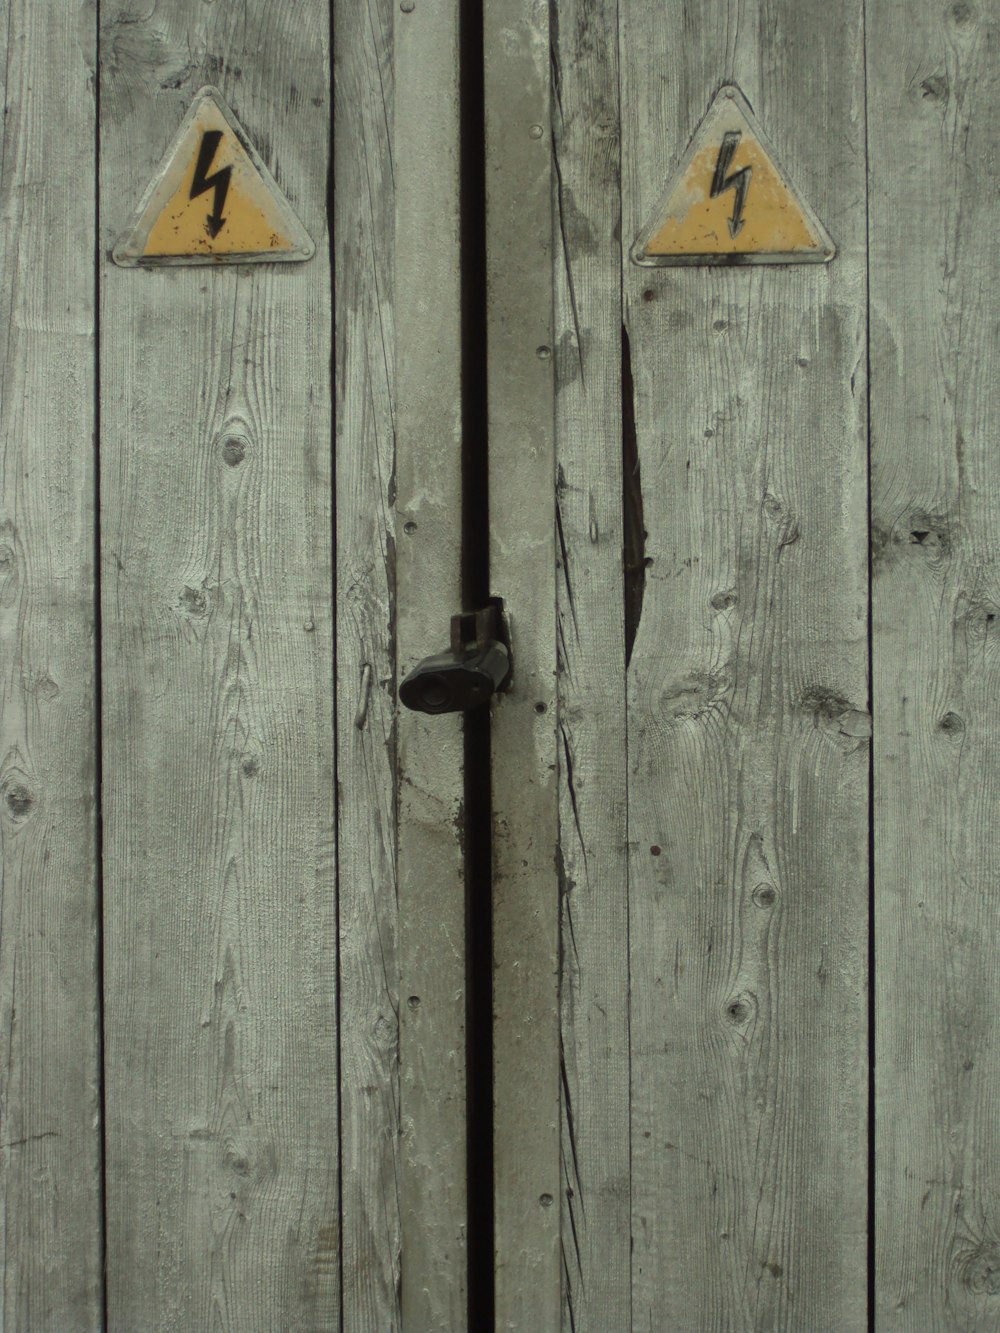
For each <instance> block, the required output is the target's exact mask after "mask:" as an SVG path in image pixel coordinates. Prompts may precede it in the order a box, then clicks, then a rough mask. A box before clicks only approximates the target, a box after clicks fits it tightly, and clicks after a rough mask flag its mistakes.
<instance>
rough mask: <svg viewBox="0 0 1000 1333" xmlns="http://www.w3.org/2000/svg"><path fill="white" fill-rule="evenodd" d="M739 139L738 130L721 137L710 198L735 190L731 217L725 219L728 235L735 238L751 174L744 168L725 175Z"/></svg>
mask: <svg viewBox="0 0 1000 1333" xmlns="http://www.w3.org/2000/svg"><path fill="white" fill-rule="evenodd" d="M740 137H741V131H740V130H727V131H726V133H725V134H724V135H723V137H722V147H721V148H720V149H719V158H718V161H717V162H716V164H715V175H714V177H713V178H712V198H713V199H715V198H716V197H717V196H718V195H720V194H725V192H726V191H727V190H735V191H736V193H735V195H734V197H733V216H732V217H731V218H727V219H726V221H727V222H728V223H729V235H730V236H732V237H733V239H734V240H735V238H736V237H737V236H739V234H740V232H741V231H742V230H743V205H744V204H745V203H746V201H747V190H749V188H750V176H751V175H752V173H753V168H752V167H744V168H743V170H742V171H734V172H733V174H732V175H731V176H727V175H726V173H727V172H728V170H729V164H730V162H732V160H733V154H734V153H735V152H736V149H737V148H738V147H739V142H740Z"/></svg>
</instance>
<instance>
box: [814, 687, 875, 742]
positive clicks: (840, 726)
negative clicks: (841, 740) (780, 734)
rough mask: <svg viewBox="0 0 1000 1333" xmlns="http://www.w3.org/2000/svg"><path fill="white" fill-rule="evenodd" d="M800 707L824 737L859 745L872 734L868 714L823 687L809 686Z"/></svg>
mask: <svg viewBox="0 0 1000 1333" xmlns="http://www.w3.org/2000/svg"><path fill="white" fill-rule="evenodd" d="M802 707H803V709H804V710H805V712H806V713H808V714H810V715H811V716H812V719H813V725H814V726H816V727H818V728H819V729H820V730H821V731H825V732H826V733H827V734H828V735H832V736H843V737H847V738H849V739H851V740H858V741H862V740H866V739H867V738H868V737H869V736H870V735H871V734H872V719H871V714H870V713H869V712H868V711H867V710H866V709H863V708H855V707H854V705H853V704H852V703H851V702H850V700H848V699H846V698H845V697H844V696H843V695H842V694H838V693H837V692H836V691H835V690H829V689H827V688H826V687H825V686H823V685H813V686H810V688H809V689H807V690H806V691H805V692H804V693H803V695H802Z"/></svg>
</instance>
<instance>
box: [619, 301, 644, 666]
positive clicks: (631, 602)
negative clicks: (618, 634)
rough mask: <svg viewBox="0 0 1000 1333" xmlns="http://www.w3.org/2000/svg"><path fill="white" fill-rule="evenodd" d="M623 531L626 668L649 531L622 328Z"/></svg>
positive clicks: (628, 350)
mask: <svg viewBox="0 0 1000 1333" xmlns="http://www.w3.org/2000/svg"><path fill="white" fill-rule="evenodd" d="M621 375H622V530H623V532H624V543H625V550H624V562H625V666H626V669H627V668H628V664H629V662H631V660H632V648H633V646H634V644H635V636H636V633H637V632H638V629H639V620H640V617H641V616H642V602H643V598H644V597H645V595H646V565H647V560H646V529H645V525H644V522H643V515H642V478H641V476H640V473H639V441H638V437H637V435H636V430H635V385H634V384H633V382H632V348H631V344H630V343H629V337H628V331H627V330H626V328H625V325H624V324H623V325H622V371H621Z"/></svg>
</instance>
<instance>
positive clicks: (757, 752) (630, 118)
mask: <svg viewBox="0 0 1000 1333" xmlns="http://www.w3.org/2000/svg"><path fill="white" fill-rule="evenodd" d="M512 9H517V10H518V12H519V13H521V14H522V15H524V16H527V15H528V14H529V7H527V6H525V7H523V9H522V8H519V7H517V6H512ZM530 13H531V14H532V15H534V17H535V19H536V21H537V23H538V32H539V33H546V34H547V40H548V41H549V43H550V47H551V53H552V62H551V90H552V101H551V116H552V121H551V130H552V138H553V195H554V225H553V229H552V236H553V255H552V273H553V290H554V296H555V315H554V322H553V332H552V335H551V338H549V339H544V340H543V341H545V342H546V343H547V344H548V345H550V346H551V347H552V348H553V351H554V367H555V384H556V407H555V414H554V423H555V424H554V438H553V444H552V471H553V476H554V488H555V496H554V509H555V512H554V515H553V519H552V530H553V532H554V534H555V537H554V543H553V544H554V560H555V566H556V569H557V595H556V602H557V613H558V623H557V636H556V645H555V648H554V650H553V652H552V657H551V662H552V668H553V670H554V673H555V678H556V681H557V696H558V706H557V719H556V737H555V742H556V743H555V745H554V746H552V747H551V750H550V752H549V753H550V757H551V759H552V760H553V761H554V762H556V763H557V765H558V775H559V822H558V851H557V856H556V858H555V869H554V870H549V872H548V873H547V874H546V873H543V871H542V868H541V867H542V865H543V863H544V858H543V857H541V856H539V857H538V866H539V870H538V873H537V875H536V878H535V882H534V883H533V884H532V885H531V886H530V887H529V888H526V889H525V892H524V893H523V894H522V896H521V897H520V898H519V900H518V902H517V903H516V904H515V905H514V906H513V907H511V905H510V904H509V902H508V901H506V900H505V899H504V897H503V896H502V895H501V896H498V897H497V899H496V906H495V913H496V921H497V932H498V940H499V943H498V966H499V965H500V963H501V961H502V953H501V950H502V948H503V944H504V941H505V939H506V938H507V934H508V932H509V933H510V935H511V938H517V939H518V940H519V948H520V950H521V953H520V956H519V957H518V958H517V959H516V960H515V962H514V963H513V964H508V966H512V967H516V968H517V969H518V970H519V972H520V974H521V975H520V980H519V985H520V986H521V988H522V990H526V989H527V988H528V985H529V983H528V982H527V981H526V980H525V977H524V973H525V972H526V971H528V972H531V974H532V976H533V977H534V980H535V985H536V986H537V987H538V988H539V990H540V991H541V992H543V993H544V998H545V1000H546V1001H547V1002H548V1004H553V1003H555V1002H556V999H557V997H558V1004H559V1014H560V1022H559V1033H558V1035H557V1036H556V1035H554V1034H553V1033H552V1032H551V1030H550V1029H549V1028H547V1027H546V1028H545V1031H544V1038H543V1041H542V1042H540V1043H537V1044H536V1045H535V1046H534V1047H533V1048H532V1050H531V1055H530V1056H529V1054H528V1053H527V1045H526V1043H524V1042H520V1037H521V1035H522V1033H523V1031H524V1025H525V1022H526V1020H525V1019H524V1018H523V1017H522V1018H521V1020H520V1024H521V1027H520V1031H519V1030H518V1023H517V1020H515V1019H513V1018H512V1019H510V1021H509V1023H508V1027H507V1029H506V1030H504V1029H499V1030H498V1032H497V1036H496V1040H497V1068H498V1070H500V1069H503V1071H504V1077H505V1079H506V1080H507V1081H508V1082H509V1081H515V1082H516V1081H517V1077H518V1074H517V1073H515V1072H514V1070H515V1069H516V1070H517V1071H518V1073H519V1074H520V1076H521V1078H523V1079H525V1080H528V1079H530V1080H533V1086H534V1087H536V1088H538V1090H539V1100H540V1102H541V1103H542V1104H543V1110H542V1112H541V1113H540V1115H539V1118H538V1120H537V1122H536V1124H535V1130H536V1135H537V1139H536V1141H535V1142H534V1144H533V1146H534V1150H535V1154H536V1156H535V1162H534V1172H533V1173H532V1172H531V1169H530V1168H529V1167H528V1165H527V1164H526V1163H525V1161H524V1158H523V1154H522V1155H521V1156H520V1157H519V1160H518V1161H517V1166H516V1170H514V1169H511V1170H510V1171H507V1170H506V1169H505V1166H504V1163H505V1161H506V1160H510V1161H513V1160H514V1159H515V1158H518V1155H519V1151H520V1149H519V1145H520V1144H522V1143H523V1142H524V1139H523V1129H522V1121H523V1116H524V1111H523V1108H522V1107H521V1106H519V1105H516V1104H515V1103H514V1102H513V1101H511V1100H510V1099H506V1100H505V1098H504V1096H503V1093H502V1091H500V1090H499V1089H498V1094H497V1099H496V1116H497V1136H498V1139H497V1142H498V1149H497V1157H498V1171H497V1182H496V1183H497V1198H498V1204H497V1226H498V1233H497V1241H498V1268H497V1302H498V1327H518V1328H529V1327H532V1328H541V1327H546V1328H549V1327H551V1328H555V1327H557V1326H560V1325H561V1326H562V1327H564V1328H573V1329H577V1330H580V1329H594V1330H603V1329H610V1328H616V1329H617V1328H622V1329H624V1328H636V1329H638V1328H678V1329H679V1328H691V1329H695V1328H699V1329H700V1328H718V1329H723V1328H725V1329H737V1328H738V1329H751V1328H754V1329H758V1328H759V1329H764V1328H768V1329H769V1328H779V1327H780V1328H789V1329H792V1328H794V1329H807V1328H808V1329H831V1330H833V1329H838V1330H839V1329H848V1328H850V1329H860V1328H862V1327H865V1326H866V1324H867V1321H868V1320H869V1319H871V1320H873V1321H874V1325H875V1326H876V1327H879V1328H889V1327H893V1328H907V1329H913V1330H918V1329H920V1330H922V1329H929V1328H942V1329H943V1328H956V1329H957V1328H963V1329H972V1328H995V1327H998V1326H1000V1322H998V1321H1000V1309H998V1307H997V1304H996V1301H997V1293H998V1291H1000V1283H998V1282H997V1281H996V1273H997V1254H998V1250H997V1229H996V1228H997V1217H996V1189H995V1172H994V1159H995V1157H996V1145H997V1130H996V1118H995V1116H994V1114H993V1110H992V1108H993V1102H994V1098H993V1087H994V1083H995V1079H994V1073H993V1070H994V1066H995V1059H996V1044H997V1035H996V1025H995V1023H994V1020H993V1005H992V998H993V997H994V996H995V994H996V969H995V967H994V964H993V961H992V960H993V958H994V954H995V948H994V945H995V939H994V936H995V933H996V923H997V914H996V908H995V905H994V903H993V894H992V885H993V881H994V879H995V875H994V874H993V861H994V852H993V838H992V833H991V817H992V812H994V811H995V808H996V801H995V791H996V786H997V767H996V759H995V755H994V753H993V751H994V748H995V747H994V746H993V745H992V744H991V741H992V738H993V737H994V735H995V732H996V727H997V699H998V694H997V688H996V681H995V678H994V677H995V661H994V657H995V655H994V653H993V650H992V647H991V644H992V634H993V622H994V610H995V607H994V602H995V600H996V595H997V593H996V586H995V585H996V563H995V542H994V540H993V536H992V535H991V528H990V525H989V520H988V519H987V517H986V515H987V514H988V513H989V512H990V510H989V506H990V502H991V500H990V498H991V497H993V496H995V495H996V493H997V489H998V486H1000V471H998V468H997V464H996V462H995V457H994V455H995V450H994V449H993V448H992V418H993V416H994V415H995V413H994V411H993V407H994V398H995V393H996V390H995V381H996V376H995V375H994V374H992V373H991V372H992V366H993V364H994V361H995V358H996V348H995V342H996V340H995V337H994V336H993V334H994V328H993V325H994V323H995V320H994V319H993V316H992V314H991V313H990V312H991V311H992V309H993V307H994V306H995V303H996V302H995V289H996V284H995V278H994V272H995V269H996V266H995V265H994V264H993V263H992V262H991V258H990V256H991V253H992V251H991V241H990V235H991V229H990V224H989V222H988V219H989V218H995V217H996V215H997V214H996V209H997V199H996V191H995V176H994V175H990V177H989V179H990V180H991V181H992V184H991V185H987V183H986V182H987V175H986V174H984V173H983V172H982V171H980V170H979V169H978V168H977V166H976V164H978V163H983V162H985V161H986V160H988V159H992V157H993V156H994V155H995V151H996V132H995V117H994V116H993V111H992V108H993V102H994V90H995V86H996V73H995V64H996V62H995V61H993V60H991V59H990V55H989V53H990V52H991V51H993V50H994V48H995V45H996V40H997V23H998V19H1000V15H998V14H997V12H996V11H995V8H994V7H991V6H989V5H980V6H973V5H967V4H957V5H948V6H938V5H933V6H932V5H916V6H915V5H902V4H898V3H893V0H875V2H874V3H871V2H869V3H867V4H864V5H862V4H843V5H836V6H829V5H812V4H807V5H802V4H785V3H777V4H766V5H765V4H761V5H757V4H750V5H747V4H731V3H726V2H725V0H720V3H708V4H703V5H699V6H696V7H691V6H673V7H671V6H666V7H664V6H661V5H653V4H649V3H647V2H646V0H619V3H618V4H617V5H593V4H589V3H576V2H575V0H560V2H559V3H558V4H556V5H554V6H552V7H551V9H550V11H549V13H548V15H547V16H546V15H539V14H538V13H537V11H535V10H530ZM525 21H528V20H527V19H525ZM515 26H516V25H515V24H514V22H513V21H512V20H508V22H507V25H506V27H505V28H504V29H503V33H502V34H501V36H502V37H506V36H507V34H509V32H510V31H511V30H514V29H515ZM540 40H544V38H542V39H540ZM513 46H514V44H513V42H512V41H510V40H500V41H498V43H497V44H496V46H494V48H492V49H491V48H490V47H489V46H488V47H487V68H488V69H489V66H490V62H491V61H494V62H495V63H496V65H498V66H502V65H503V64H504V61H505V60H506V62H507V69H508V72H510V71H511V70H512V65H513V57H512V56H511V54H510V53H511V51H512V49H513ZM724 85H738V87H739V88H740V89H741V90H742V92H743V94H744V95H745V96H746V97H747V98H748V99H749V102H750V103H752V105H753V107H754V109H755V111H756V114H757V116H758V117H759V118H760V120H761V123H762V124H763V125H764V126H766V128H767V131H768V134H769V136H770V138H771V139H772V140H773V142H775V143H776V144H777V145H780V148H779V152H780V155H781V159H782V161H783V163H784V165H785V166H786V168H787V170H788V172H789V174H790V176H791V178H792V179H793V180H794V181H795V183H796V185H797V187H798V188H799V189H800V190H801V192H802V194H803V196H804V197H805V198H806V199H807V200H808V201H809V202H810V203H811V204H812V205H813V207H814V208H815V210H816V211H817V213H818V215H819V216H820V217H821V219H822V221H823V223H824V224H825V226H826V228H827V229H828V231H829V233H830V234H831V236H832V237H833V238H834V241H835V244H836V247H837V253H836V256H835V258H834V259H833V260H832V262H829V263H826V264H802V265H759V266H758V265H753V266H724V267H705V266H696V267H661V268H644V267H639V266H637V265H636V264H635V263H633V262H631V260H630V257H629V252H630V248H631V246H632V243H633V241H634V240H635V238H636V237H638V236H639V235H640V233H641V232H642V230H643V228H644V227H645V226H646V224H647V223H648V222H649V219H650V216H651V213H652V211H653V209H654V208H655V206H656V201H657V198H658V197H659V196H660V193H661V191H662V190H663V187H664V183H665V181H666V180H667V179H668V177H669V175H670V173H671V170H672V168H673V166H674V165H675V164H676V163H677V162H678V161H679V160H680V159H681V158H682V156H683V154H684V151H685V148H686V146H687V144H688V143H689V142H690V140H691V137H692V135H693V134H694V133H695V131H696V128H697V126H698V125H699V122H700V121H701V120H702V117H703V116H704V115H705V113H706V111H707V109H708V108H709V106H710V104H711V103H712V100H713V98H714V97H715V95H716V94H717V93H718V91H719V90H720V89H721V88H722V87H723V86H724ZM495 107H496V109H495V124H494V129H493V135H494V144H495V145H496V147H495V151H496V153H497V155H498V157H501V156H502V154H503V153H504V151H505V150H504V149H503V148H502V147H500V146H499V144H500V141H501V139H503V138H504V137H505V136H508V135H511V134H512V133H513V131H512V129H511V127H510V126H509V125H507V124H506V123H505V113H504V109H503V105H502V98H501V96H500V95H499V93H498V94H497V96H496V102H495ZM489 150H490V141H489V136H488V151H489ZM504 188H506V189H507V190H508V191H512V190H513V188H514V181H513V179H512V178H511V177H508V178H507V180H506V181H505V183H504ZM494 217H495V221H494V226H495V229H496V233H500V232H503V231H504V230H505V229H506V228H507V227H508V226H509V222H510V219H509V217H505V216H503V213H502V204H498V206H497V207H496V209H495V213H494ZM490 239H491V243H492V242H493V240H494V239H495V235H494V232H493V231H491V233H490ZM515 269H516V260H515V259H513V258H511V259H510V260H509V261H508V267H507V270H506V272H505V273H503V274H499V275H498V280H497V282H496V286H495V290H494V293H493V297H492V299H493V301H494V302H495V304H496V305H497V306H498V307H499V309H498V310H497V311H496V313H495V321H496V326H497V328H498V330H500V333H499V338H500V341H501V345H503V336H504V334H503V330H504V329H505V328H506V327H507V325H508V323H509V322H510V320H511V319H513V318H514V316H513V315H512V314H511V306H510V303H509V301H508V300H507V297H506V292H507V291H509V290H511V288H512V287H513V274H514V272H515ZM504 279H506V283H505V282H504ZM518 295H519V292H518V291H517V290H516V289H515V298H516V297H517V296H518ZM497 393H498V394H499V395H501V396H502V395H503V393H504V384H503V379H502V378H501V379H500V381H499V383H498V386H497ZM491 444H492V440H491ZM504 463H505V464H506V465H508V466H509V465H510V463H511V458H510V456H508V457H507V458H506V459H505V460H504ZM546 502H547V501H546ZM542 503H543V501H542V500H541V499H540V500H539V504H540V505H541V504H542ZM492 521H493V523H494V525H496V524H498V523H500V522H501V521H502V518H501V514H500V513H499V512H497V511H496V510H494V512H493V515H492ZM537 570H538V572H537V576H536V577H537V578H538V579H541V578H542V577H543V576H544V574H545V573H546V572H547V567H543V565H542V564H541V562H539V564H538V566H537ZM515 586H516V585H515ZM496 590H497V591H498V592H499V591H503V592H505V593H507V592H508V588H507V585H506V584H504V585H503V586H500V585H499V584H498V586H497V589H496ZM546 632H547V631H546ZM515 657H516V649H515ZM507 707H508V702H507V701H506V700H503V701H501V703H500V704H499V707H498V711H497V718H496V722H495V726H502V725H503V722H502V718H503V711H504V709H506V708H507ZM522 762H523V761H522ZM513 770H514V764H513V762H512V763H511V764H510V766H509V768H508V772H511V773H512V772H513ZM522 818H523V820H524V821H525V825H526V826H528V825H530V824H531V821H532V820H534V819H535V818H536V814H535V811H533V810H524V811H523V814H522ZM502 846H503V844H502V843H501V847H502ZM502 884H503V881H502V880H501V887H502ZM496 891H497V886H496V885H495V892H496ZM557 898H558V901H559V902H560V913H561V920H560V936H559V947H558V950H556V949H555V948H554V947H553V942H552V938H551V937H550V936H549V935H547V934H546V933H545V932H544V931H543V932H534V933H533V934H532V936H531V938H530V939H528V938H526V937H525V934H524V933H523V932H522V934H521V935H519V936H518V935H517V934H516V932H517V930H518V926H517V924H516V923H517V921H519V920H520V921H523V920H524V919H525V914H526V913H527V911H528V910H529V905H530V904H531V903H535V904H537V903H539V902H541V903H546V904H549V908H548V910H549V913H550V914H551V912H552V911H554V907H553V906H552V905H553V904H554V903H555V902H556V900H557ZM555 963H557V964H558V966H557V967H555V966H554V964H555ZM556 973H557V974H558V978H559V981H558V985H557V984H556V982H555V981H554V979H553V978H554V976H555V974H556ZM506 980H507V978H505V981H506ZM502 1006H503V999H502V998H501V1000H500V1001H498V1012H500V1013H501V1014H502ZM545 1012H547V1009H546V1010H545ZM540 1016H541V1012H540V1014H539V1017H540ZM519 1042H520V1044H519ZM512 1051H513V1052H514V1055H513V1057H512V1056H511V1052H512ZM542 1061H547V1064H546V1078H545V1080H542V1079H541V1077H540V1074H539V1062H542ZM557 1069H558V1070H559V1074H558V1076H557V1073H556V1070H557ZM557 1108H558V1111H559V1112H560V1114H561V1137H560V1143H559V1148H558V1154H559V1155H558V1163H556V1161H555V1160H554V1157H553V1144H552V1142H551V1140H550V1139H548V1138H547V1137H544V1135H543V1134H542V1128H541V1127H542V1122H543V1121H544V1124H545V1125H546V1126H548V1125H549V1124H550V1123H551V1122H552V1120H554V1118H555V1114H556V1110H557ZM557 1166H558V1169H559V1170H560V1172H561V1182H560V1202H561V1212H562V1216H561V1226H560V1227H559V1228H558V1229H557V1230H553V1231H552V1233H551V1235H552V1237H553V1241H554V1242H555V1243H554V1244H553V1245H552V1246H550V1247H549V1248H547V1249H546V1250H544V1257H543V1258H541V1259H540V1258H539V1255H540V1254H541V1253H542V1251H541V1250H540V1248H539V1247H538V1246H537V1245H536V1246H535V1247H534V1248H533V1249H532V1251H531V1252H530V1253H524V1252H523V1251H522V1249H521V1248H520V1247H519V1245H518V1239H517V1231H518V1226H519V1225H520V1224H521V1219H523V1218H526V1217H529V1216H532V1217H534V1218H537V1217H539V1216H543V1215H544V1216H548V1213H546V1212H545V1209H546V1207H547V1204H548V1197H547V1191H548V1189H549V1187H548V1185H547V1184H542V1182H543V1181H545V1182H547V1181H548V1180H549V1179H550V1178H551V1176H552V1173H553V1171H554V1170H555V1169H556V1168H557ZM529 1177H530V1179H531V1181H532V1184H531V1185H529V1184H527V1183H526V1182H527V1181H528V1179H529ZM522 1182H525V1184H524V1186H523V1187H522ZM539 1186H541V1189H539ZM535 1190H538V1191H539V1192H538V1193H535ZM543 1190H544V1191H546V1193H542V1192H541V1191H543Z"/></svg>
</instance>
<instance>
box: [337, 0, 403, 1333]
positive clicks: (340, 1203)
mask: <svg viewBox="0 0 1000 1333" xmlns="http://www.w3.org/2000/svg"><path fill="white" fill-rule="evenodd" d="M327 13H328V21H329V25H330V51H331V54H332V53H333V52H334V51H335V50H336V49H337V46H336V27H337V5H336V0H329V5H328V10H327ZM336 77H337V76H336V62H335V61H334V60H333V59H331V60H330V63H329V84H328V93H327V96H328V98H329V102H328V105H329V107H330V121H329V136H330V138H329V148H328V151H327V161H326V222H327V226H326V236H327V246H328V250H327V254H328V258H329V265H330V385H331V387H334V386H336V385H337V383H338V376H339V369H338V366H337V296H338V292H337V244H336V243H337V236H336V210H335V207H334V204H335V199H336V185H335V183H336V179H337V111H336V106H337V98H336ZM330 407H331V422H330V492H331V494H332V496H333V501H334V502H333V504H332V505H331V506H330V542H331V545H330V551H331V552H332V556H333V558H332V560H331V562H330V566H331V568H330V580H331V595H332V598H333V601H332V606H333V608H334V612H333V615H332V616H331V618H330V619H331V627H330V632H331V635H332V663H333V681H334V690H335V691H336V689H337V684H336V682H337V681H339V679H340V677H339V675H338V673H337V651H338V646H339V645H338V639H337V607H338V606H339V605H340V602H339V599H338V591H339V590H338V587H337V430H338V426H339V424H340V423H339V422H338V420H337V393H336V391H335V388H334V392H333V393H332V396H331V403H330ZM392 644H393V648H395V635H394V636H393V638H392ZM396 675H397V673H396V665H395V660H394V661H393V682H394V687H395V684H396ZM331 712H332V714H333V734H332V736H331V738H330V739H331V743H332V745H333V843H334V867H335V869H334V901H335V904H336V906H335V908H334V913H335V928H336V932H337V934H336V938H337V941H338V943H337V961H336V973H335V976H336V981H335V987H336V990H335V998H334V1010H335V1013H336V1021H337V1217H338V1219H339V1226H338V1228H337V1276H338V1281H337V1302H338V1305H337V1316H338V1322H337V1327H338V1328H344V1326H345V1325H344V1094H343V1088H344V1026H343V1001H342V962H343V960H342V957H341V952H340V943H339V942H340V940H341V938H342V936H341V911H340V889H341V881H340V853H341V847H340V734H339V730H338V722H337V707H336V695H335V696H334V707H333V709H332V710H331Z"/></svg>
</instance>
